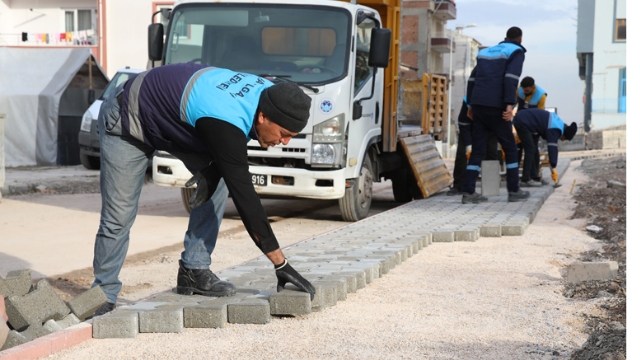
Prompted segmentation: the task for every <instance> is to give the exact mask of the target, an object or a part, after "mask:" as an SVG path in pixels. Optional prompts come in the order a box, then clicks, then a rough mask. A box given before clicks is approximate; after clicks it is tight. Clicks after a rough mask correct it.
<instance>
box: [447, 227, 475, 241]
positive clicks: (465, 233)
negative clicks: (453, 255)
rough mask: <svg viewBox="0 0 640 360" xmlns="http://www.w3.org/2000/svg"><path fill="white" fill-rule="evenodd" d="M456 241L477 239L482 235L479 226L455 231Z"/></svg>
mask: <svg viewBox="0 0 640 360" xmlns="http://www.w3.org/2000/svg"><path fill="white" fill-rule="evenodd" d="M453 234H454V239H455V241H476V240H478V238H479V237H480V230H479V229H478V228H460V229H458V230H456V231H454V232H453Z"/></svg>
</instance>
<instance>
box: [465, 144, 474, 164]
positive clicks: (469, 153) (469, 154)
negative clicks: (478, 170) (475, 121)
mask: <svg viewBox="0 0 640 360" xmlns="http://www.w3.org/2000/svg"><path fill="white" fill-rule="evenodd" d="M471 147H472V146H471V145H469V146H467V147H466V148H465V153H466V155H467V162H469V159H470V158H471Z"/></svg>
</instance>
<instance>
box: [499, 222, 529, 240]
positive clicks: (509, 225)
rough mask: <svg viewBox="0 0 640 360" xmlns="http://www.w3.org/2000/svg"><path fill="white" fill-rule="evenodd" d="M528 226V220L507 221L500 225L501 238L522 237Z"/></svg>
mask: <svg viewBox="0 0 640 360" xmlns="http://www.w3.org/2000/svg"><path fill="white" fill-rule="evenodd" d="M528 225H529V220H528V219H522V218H520V219H515V220H508V221H507V222H505V223H504V224H502V236H522V235H524V232H525V230H526V229H527V226H528Z"/></svg>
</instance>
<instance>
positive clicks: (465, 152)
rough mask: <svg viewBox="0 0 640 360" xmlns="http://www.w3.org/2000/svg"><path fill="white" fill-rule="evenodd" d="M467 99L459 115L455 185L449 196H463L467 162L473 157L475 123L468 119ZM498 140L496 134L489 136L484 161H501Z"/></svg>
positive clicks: (464, 100) (454, 174)
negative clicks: (472, 140) (472, 136)
mask: <svg viewBox="0 0 640 360" xmlns="http://www.w3.org/2000/svg"><path fill="white" fill-rule="evenodd" d="M467 110H469V106H468V105H467V97H466V96H465V97H464V98H463V99H462V107H461V108H460V113H459V114H458V148H457V149H456V159H455V161H454V164H453V185H452V186H451V189H450V190H449V191H447V196H455V195H462V186H463V185H464V175H465V171H466V168H467V161H468V160H469V157H470V155H471V149H472V145H471V134H472V131H473V121H471V119H469V118H468V117H467ZM498 153H499V152H498V139H497V138H496V136H495V134H489V137H488V138H487V150H486V153H485V156H484V160H500V155H499V154H498Z"/></svg>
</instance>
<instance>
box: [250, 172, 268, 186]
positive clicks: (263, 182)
mask: <svg viewBox="0 0 640 360" xmlns="http://www.w3.org/2000/svg"><path fill="white" fill-rule="evenodd" d="M251 182H252V183H253V185H255V186H267V175H260V174H251Z"/></svg>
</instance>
